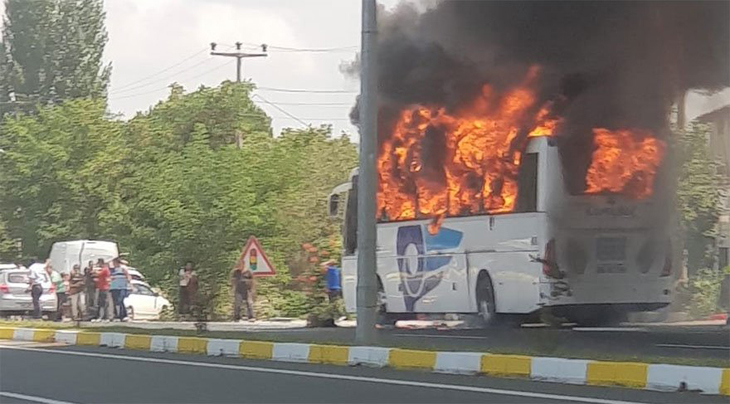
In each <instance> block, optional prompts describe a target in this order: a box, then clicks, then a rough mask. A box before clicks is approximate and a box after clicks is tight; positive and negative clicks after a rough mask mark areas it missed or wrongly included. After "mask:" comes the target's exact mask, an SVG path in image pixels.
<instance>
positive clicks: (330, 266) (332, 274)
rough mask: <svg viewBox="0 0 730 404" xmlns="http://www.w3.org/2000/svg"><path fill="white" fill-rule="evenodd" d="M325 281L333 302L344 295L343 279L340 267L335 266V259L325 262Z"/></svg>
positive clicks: (328, 294)
mask: <svg viewBox="0 0 730 404" xmlns="http://www.w3.org/2000/svg"><path fill="white" fill-rule="evenodd" d="M324 267H325V271H326V272H325V281H326V285H327V296H328V297H329V301H330V302H333V301H335V300H337V299H339V298H340V297H342V281H341V279H340V268H338V267H336V266H335V262H334V261H327V262H325V263H324Z"/></svg>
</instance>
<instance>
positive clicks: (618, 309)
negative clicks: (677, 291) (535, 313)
mask: <svg viewBox="0 0 730 404" xmlns="http://www.w3.org/2000/svg"><path fill="white" fill-rule="evenodd" d="M668 305H669V303H661V302H659V303H617V304H566V305H562V306H549V310H550V312H551V313H552V314H554V315H556V316H558V317H574V316H581V317H582V316H589V315H595V314H597V313H606V312H613V313H619V314H623V313H636V312H642V311H654V310H659V309H661V308H664V307H667V306H668Z"/></svg>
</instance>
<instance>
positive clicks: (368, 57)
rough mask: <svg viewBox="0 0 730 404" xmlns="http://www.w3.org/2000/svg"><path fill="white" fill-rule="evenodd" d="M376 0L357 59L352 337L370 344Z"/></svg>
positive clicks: (369, 4) (367, 11)
mask: <svg viewBox="0 0 730 404" xmlns="http://www.w3.org/2000/svg"><path fill="white" fill-rule="evenodd" d="M375 13H376V2H375V0H363V1H362V49H361V54H362V58H361V60H360V63H361V65H360V69H361V70H360V170H359V176H358V182H357V188H358V192H357V195H358V197H357V198H358V200H357V211H358V214H357V215H358V218H357V328H356V329H355V340H356V342H357V343H358V344H361V345H369V344H373V343H374V342H375V338H376V336H377V334H376V330H375V322H376V316H377V293H378V284H377V277H376V268H377V262H376V250H375V248H376V245H377V233H376V226H375V218H376V214H375V206H376V205H375V202H376V200H375V198H376V193H377V183H376V178H377V177H376V170H375V153H376V152H377V143H378V133H377V127H378V93H377V91H378V90H377V80H378V71H377V60H376V59H377V53H376V51H377V40H378V36H377V18H376V14H375Z"/></svg>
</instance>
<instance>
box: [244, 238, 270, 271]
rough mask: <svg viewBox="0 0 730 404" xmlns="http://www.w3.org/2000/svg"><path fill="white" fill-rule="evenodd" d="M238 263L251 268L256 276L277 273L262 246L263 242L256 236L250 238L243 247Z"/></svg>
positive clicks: (245, 267)
mask: <svg viewBox="0 0 730 404" xmlns="http://www.w3.org/2000/svg"><path fill="white" fill-rule="evenodd" d="M238 263H239V264H243V268H244V269H248V270H250V271H251V272H252V273H253V275H254V276H274V275H276V271H274V266H273V265H271V262H269V258H268V257H266V253H264V250H263V249H262V248H261V244H259V241H258V240H256V237H254V236H251V237H249V238H248V241H247V242H246V245H245V246H244V247H243V252H241V256H240V257H239V258H238Z"/></svg>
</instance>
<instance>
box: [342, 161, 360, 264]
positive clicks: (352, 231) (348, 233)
mask: <svg viewBox="0 0 730 404" xmlns="http://www.w3.org/2000/svg"><path fill="white" fill-rule="evenodd" d="M342 230H343V231H342V238H343V240H342V243H343V245H344V247H345V255H353V254H355V250H356V249H357V175H355V176H353V177H352V188H350V192H348V193H347V207H346V208H345V223H344V228H343V229H342Z"/></svg>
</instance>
